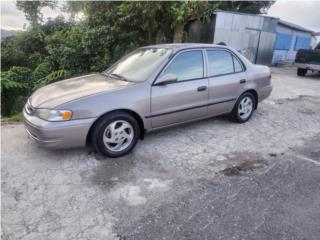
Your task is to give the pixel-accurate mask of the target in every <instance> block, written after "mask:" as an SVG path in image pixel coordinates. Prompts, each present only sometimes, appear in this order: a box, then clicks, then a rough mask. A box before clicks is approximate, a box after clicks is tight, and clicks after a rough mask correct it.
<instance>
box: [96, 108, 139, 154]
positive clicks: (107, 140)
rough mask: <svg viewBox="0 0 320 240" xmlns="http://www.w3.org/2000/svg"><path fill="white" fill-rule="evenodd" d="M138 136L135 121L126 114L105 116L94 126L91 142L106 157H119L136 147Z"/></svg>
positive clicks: (118, 113)
mask: <svg viewBox="0 0 320 240" xmlns="http://www.w3.org/2000/svg"><path fill="white" fill-rule="evenodd" d="M139 135H140V128H139V124H138V122H137V120H136V119H135V118H134V117H133V116H131V115H130V114H128V113H126V112H114V113H110V114H107V115H106V116H104V117H103V118H102V119H100V120H99V121H98V122H97V123H96V124H95V126H94V128H93V131H92V134H91V142H92V144H93V146H94V147H95V149H96V150H97V151H99V152H100V153H101V154H103V155H105V156H107V157H113V158H114V157H121V156H123V155H126V154H128V153H129V152H130V151H131V150H132V149H133V148H134V147H135V145H136V143H137V141H138V139H139Z"/></svg>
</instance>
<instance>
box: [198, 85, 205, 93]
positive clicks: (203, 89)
mask: <svg viewBox="0 0 320 240" xmlns="http://www.w3.org/2000/svg"><path fill="white" fill-rule="evenodd" d="M206 89H207V86H201V87H198V92H201V91H205V90H206Z"/></svg>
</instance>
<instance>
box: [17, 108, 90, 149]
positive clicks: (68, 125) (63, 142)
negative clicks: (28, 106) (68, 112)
mask: <svg viewBox="0 0 320 240" xmlns="http://www.w3.org/2000/svg"><path fill="white" fill-rule="evenodd" d="M23 119H24V125H25V128H26V131H27V133H28V134H29V136H30V137H31V138H32V139H33V140H34V141H35V142H36V143H37V144H38V145H40V146H44V147H46V148H71V147H81V146H85V145H86V140H87V135H88V132H89V129H90V127H91V126H92V124H93V122H94V120H95V118H87V119H78V120H70V121H64V122H48V121H45V120H42V119H40V118H38V117H36V116H33V115H29V114H27V113H26V111H25V109H24V110H23Z"/></svg>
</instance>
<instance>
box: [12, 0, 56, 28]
mask: <svg viewBox="0 0 320 240" xmlns="http://www.w3.org/2000/svg"><path fill="white" fill-rule="evenodd" d="M56 2H57V1H52V0H38V1H17V3H16V5H17V8H18V9H19V10H21V11H23V12H24V14H25V16H26V19H27V20H28V21H30V23H31V24H32V25H33V26H36V25H38V24H39V23H40V22H42V20H43V19H42V18H43V15H42V13H41V9H42V8H44V7H50V8H54V7H55V6H56Z"/></svg>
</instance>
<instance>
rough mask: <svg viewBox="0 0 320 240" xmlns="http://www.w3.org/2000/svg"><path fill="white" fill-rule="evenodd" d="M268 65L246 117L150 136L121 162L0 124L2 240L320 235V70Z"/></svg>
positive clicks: (198, 124) (224, 118)
mask: <svg viewBox="0 0 320 240" xmlns="http://www.w3.org/2000/svg"><path fill="white" fill-rule="evenodd" d="M272 72H273V75H272V82H273V85H274V91H273V92H272V95H271V97H270V98H268V99H267V100H266V101H264V102H262V103H261V104H260V105H259V107H258V110H257V111H256V112H255V113H254V116H253V118H252V119H251V120H250V121H249V122H247V123H245V124H235V123H232V122H230V121H228V119H227V118H226V117H218V118H213V119H208V120H204V121H200V122H195V123H190V124H186V125H182V126H178V127H173V128H168V129H165V130H161V131H157V132H154V133H150V134H148V135H146V137H145V140H144V141H140V142H139V143H138V145H137V147H136V149H135V150H134V152H133V153H132V154H130V155H128V156H126V157H123V158H120V159H104V158H102V157H101V156H99V155H96V154H94V153H93V152H92V150H91V149H87V148H81V149H71V150H57V151H53V150H46V149H43V148H39V147H37V146H36V145H35V144H33V142H32V140H30V139H28V137H27V135H26V133H25V130H24V128H23V125H22V124H4V125H3V126H2V133H1V134H2V143H1V147H2V153H1V158H2V159H1V160H2V166H1V183H2V196H1V200H2V206H1V210H2V214H1V220H2V222H1V226H2V239H77V240H82V239H97V240H98V239H104V240H108V239H119V240H120V239H121V240H125V239H126V240H127V239H318V237H319V236H320V229H319V227H318V226H320V205H319V202H320V185H319V182H320V75H319V74H309V75H308V76H306V77H297V76H296V74H295V69H292V68H288V69H280V68H273V69H272Z"/></svg>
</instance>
